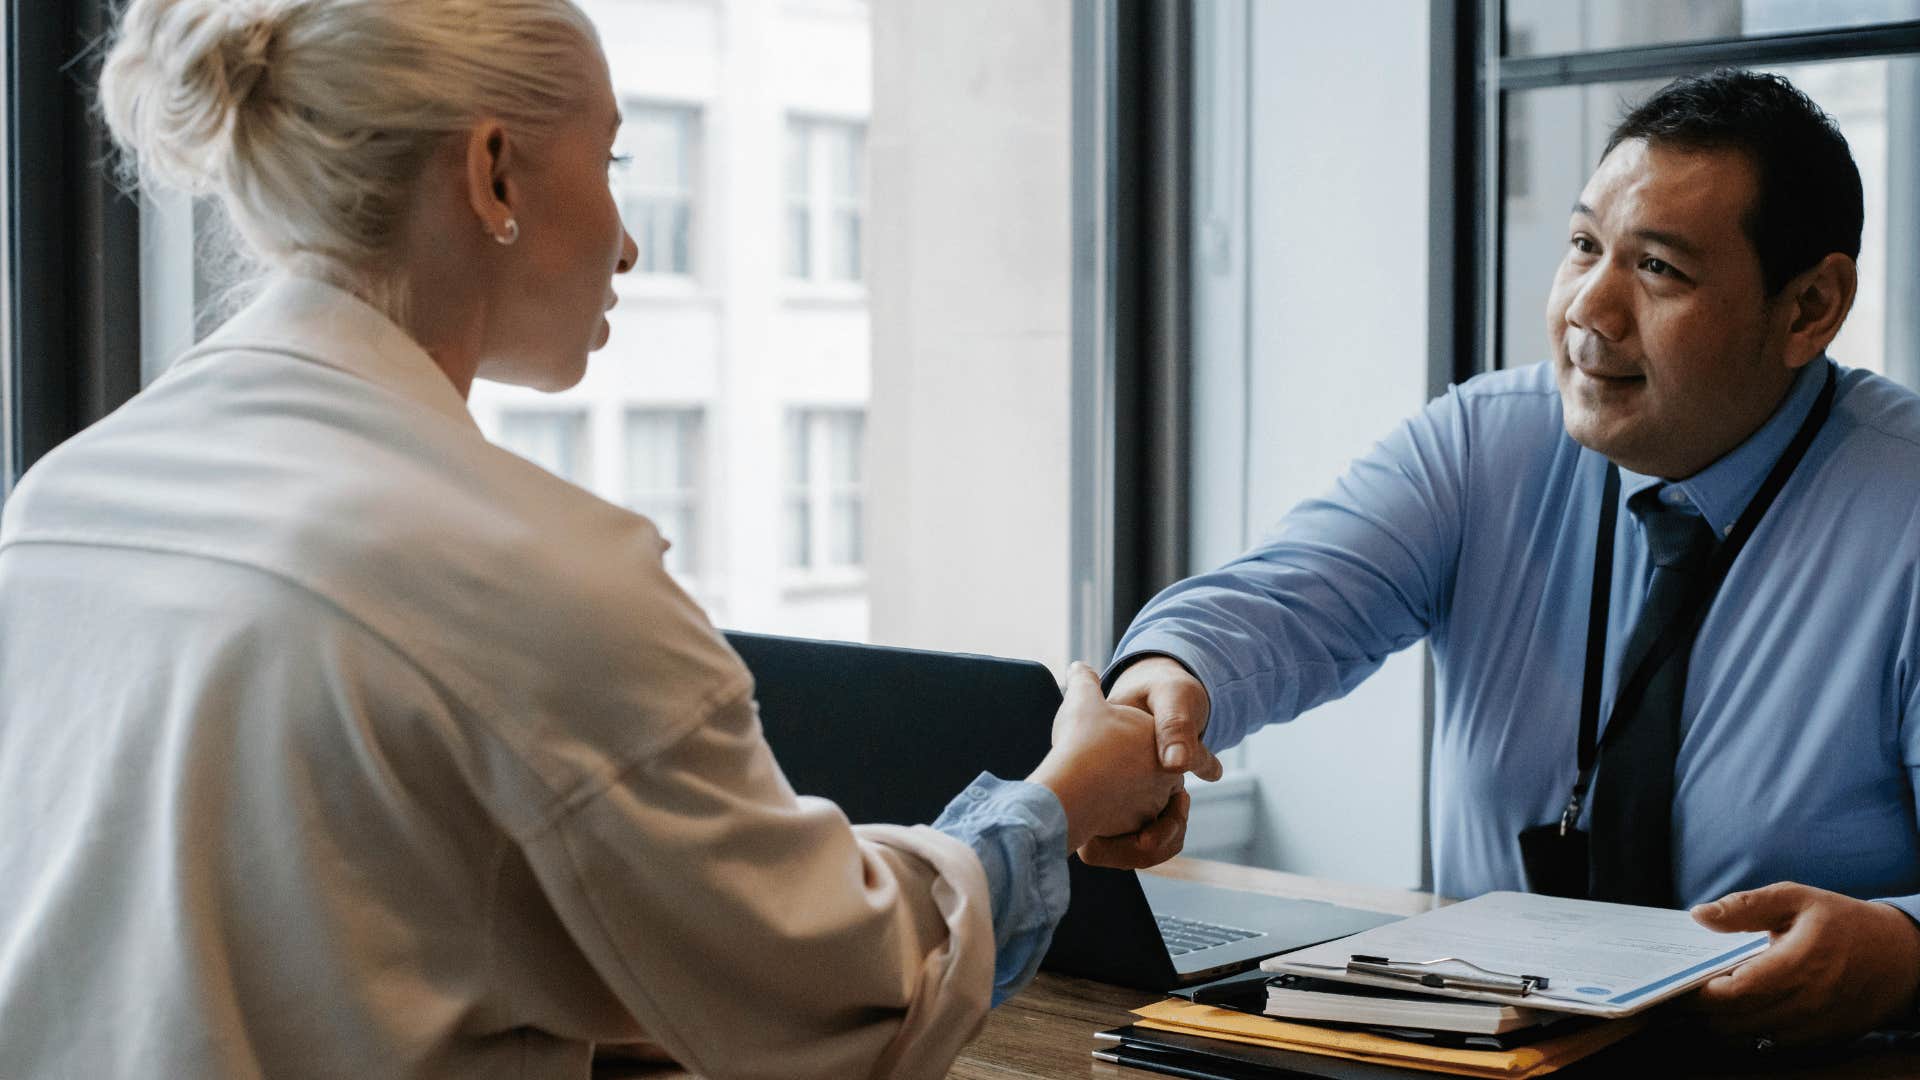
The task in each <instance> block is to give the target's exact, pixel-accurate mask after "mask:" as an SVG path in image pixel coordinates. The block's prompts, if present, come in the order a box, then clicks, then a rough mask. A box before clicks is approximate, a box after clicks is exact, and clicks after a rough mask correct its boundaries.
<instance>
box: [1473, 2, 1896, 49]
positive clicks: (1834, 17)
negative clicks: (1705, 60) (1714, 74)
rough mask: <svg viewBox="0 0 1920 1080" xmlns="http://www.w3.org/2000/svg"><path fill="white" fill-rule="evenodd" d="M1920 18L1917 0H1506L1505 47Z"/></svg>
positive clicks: (1632, 42) (1658, 39)
mask: <svg viewBox="0 0 1920 1080" xmlns="http://www.w3.org/2000/svg"><path fill="white" fill-rule="evenodd" d="M1913 18H1920V2H1916V0H1600V2H1597V3H1579V4H1570V3H1568V2H1567V0H1507V3H1506V31H1507V40H1506V54H1507V55H1508V56H1537V55H1545V54H1550V53H1568V52H1584V51H1586V50H1589V49H1618V48H1627V47H1631V46H1636V45H1665V44H1670V43H1674V42H1683V41H1710V40H1713V39H1716V38H1739V37H1757V36H1761V35H1765V34H1784V33H1790V32H1795V31H1802V30H1820V29H1830V28H1835V27H1850V26H1870V25H1872V24H1875V23H1885V22H1897V21H1900V20H1904V19H1913Z"/></svg>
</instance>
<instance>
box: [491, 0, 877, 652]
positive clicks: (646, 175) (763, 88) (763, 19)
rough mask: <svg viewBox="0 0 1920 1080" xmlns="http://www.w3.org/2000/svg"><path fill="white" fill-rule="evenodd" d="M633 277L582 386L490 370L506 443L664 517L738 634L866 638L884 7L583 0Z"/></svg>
mask: <svg viewBox="0 0 1920 1080" xmlns="http://www.w3.org/2000/svg"><path fill="white" fill-rule="evenodd" d="M581 6H582V7H583V8H585V9H586V10H587V12H588V13H589V14H590V15H591V16H592V17H593V19H594V21H595V23H596V24H597V25H598V27H599V28H600V33H601V36H602V41H603V45H604V46H605V49H606V53H607V56H608V60H609V63H610V66H611V68H612V76H613V83H614V88H615V91H616V93H617V94H618V95H619V97H620V100H621V105H622V110H623V112H624V114H625V123H624V126H623V129H622V132H621V136H620V140H619V143H618V145H617V146H616V153H617V154H618V155H620V157H621V159H622V160H620V161H618V162H616V163H615V165H614V166H613V168H612V169H611V170H610V174H609V176H610V182H611V183H612V184H613V187H614V191H615V194H616V197H617V198H618V199H619V201H620V205H621V210H622V216H623V217H624V219H625V221H626V224H627V228H628V231H629V232H631V233H632V235H633V237H634V241H635V243H636V244H637V245H638V247H639V252H640V255H639V262H638V264H637V265H636V267H635V269H634V271H633V272H632V273H631V274H629V275H627V276H625V277H624V278H622V279H620V280H619V281H618V282H617V283H616V288H617V290H618V293H619V297H620V304H619V306H618V307H617V308H615V309H614V311H613V313H612V314H611V316H610V321H611V323H612V326H613V335H612V339H611V341H610V342H609V344H608V346H607V347H606V348H605V349H604V350H602V351H601V352H600V353H598V354H597V355H596V356H595V357H594V359H593V362H592V364H591V365H590V366H589V370H588V374H587V377H586V379H585V380H584V381H582V382H581V384H580V385H579V386H577V387H575V388H573V389H571V390H568V391H565V392H563V393H560V394H543V393H537V392H534V391H530V390H523V389H519V388H515V387H507V386H500V385H498V384H494V383H488V382H477V383H476V384H475V385H474V389H473V394H472V399H471V404H472V408H473V413H474V416H475V418H476V419H477V420H478V421H479V422H480V424H481V426H482V428H483V429H484V430H485V431H486V432H487V434H488V435H489V436H490V437H491V438H493V439H494V440H495V441H497V442H499V443H501V444H502V445H505V446H507V447H508V448H510V449H513V450H515V451H516V452H518V453H521V454H523V455H524V456H526V457H528V458H530V459H532V460H534V461H536V462H538V463H540V464H541V465H543V466H545V467H547V468H548V469H550V470H552V471H553V472H555V473H557V474H559V475H561V476H563V477H565V478H567V479H569V480H571V481H573V482H575V483H578V484H580V485H581V486H582V487H585V488H588V489H589V490H591V491H593V492H595V493H596V494H599V495H600V496H602V497H603V498H606V499H608V500H610V501H612V502H616V503H619V504H621V505H624V506H627V507H629V508H631V509H633V510H636V511H638V512H640V513H643V514H646V515H647V516H648V517H649V518H651V519H652V520H653V521H654V522H655V523H656V524H657V525H658V526H659V527H660V530H661V532H662V534H663V535H665V536H666V538H667V539H668V540H669V541H671V542H672V544H673V547H672V549H671V550H670V551H669V553H668V556H667V562H668V568H669V569H670V570H671V571H672V572H673V573H674V575H675V576H676V577H677V578H678V579H679V580H680V581H681V582H682V584H683V585H684V586H685V587H686V588H687V589H688V591H689V592H691V593H692V594H693V595H694V596H695V598H696V599H698V600H699V601H700V603H701V604H702V605H704V606H705V607H706V608H707V609H708V611H709V612H710V613H711V614H712V615H713V618H714V621H715V622H716V623H717V624H719V625H723V626H728V627H736V628H743V629H753V630H764V631H770V632H777V633H787V634H798V635H804V636H810V637H830V638H841V639H853V640H863V639H865V638H866V637H867V635H868V602H867V571H866V564H867V559H866V551H865V547H866V543H865V537H866V526H865V518H866V515H867V491H866V486H865V478H866V473H867V466H866V446H865V443H866V414H867V402H868V397H869V386H870V382H871V379H870V362H869V352H870V350H869V345H868V342H869V337H870V331H869V315H868V304H867V289H866V279H867V265H866V256H865V250H866V242H865V239H866V238H865V234H866V231H867V221H868V211H867V191H868V186H869V185H868V182H867V165H866V145H867V121H868V116H869V114H870V112H871V102H872V70H873V64H872V55H871V54H872V45H871V37H872V31H871V27H870V12H869V10H868V5H867V3H866V0H585V2H583V3H582V5H581Z"/></svg>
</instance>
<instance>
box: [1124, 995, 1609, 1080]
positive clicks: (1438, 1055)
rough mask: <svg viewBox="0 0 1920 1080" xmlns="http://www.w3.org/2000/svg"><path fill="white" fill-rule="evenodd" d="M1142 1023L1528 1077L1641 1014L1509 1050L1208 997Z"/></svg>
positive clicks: (1434, 1068) (1154, 1009)
mask: <svg viewBox="0 0 1920 1080" xmlns="http://www.w3.org/2000/svg"><path fill="white" fill-rule="evenodd" d="M1134 1013H1135V1015H1137V1016H1139V1017H1140V1018H1141V1019H1140V1021H1139V1026H1140V1027H1145V1028H1149V1029H1160V1030H1166V1031H1180V1032H1187V1033H1190V1034H1195V1035H1204V1036H1206V1037H1207V1038H1210V1039H1220V1040H1224V1041H1227V1042H1235V1043H1244V1044H1246V1045H1249V1046H1271V1047H1276V1048H1279V1049H1283V1050H1292V1051H1296V1052H1301V1053H1308V1054H1320V1055H1325V1056H1328V1057H1335V1058H1344V1059H1346V1060H1349V1061H1364V1062H1370V1063H1373V1064H1376V1065H1391V1066H1396V1067H1398V1068H1403V1069H1421V1070H1425V1071H1430V1072H1442V1073H1452V1074H1454V1075H1456V1076H1485V1077H1508V1078H1511V1080H1525V1078H1527V1077H1532V1076H1545V1075H1546V1074H1547V1073H1550V1072H1553V1071H1554V1070H1555V1069H1558V1068H1561V1067H1562V1066H1565V1065H1568V1064H1571V1063H1573V1062H1575V1061H1578V1060H1580V1059H1581V1058H1583V1057H1586V1056H1587V1055H1588V1054H1591V1053H1593V1052H1594V1051H1596V1050H1600V1049H1602V1048H1604V1047H1607V1046H1611V1045H1613V1044H1614V1043H1616V1042H1619V1041H1620V1040H1621V1039H1624V1038H1626V1037H1627V1036H1628V1035H1631V1034H1633V1033H1634V1032H1635V1031H1638V1030H1639V1029H1640V1027H1641V1025H1642V1022H1643V1021H1642V1018H1639V1017H1635V1018H1632V1019H1628V1020H1622V1021H1616V1022H1613V1023H1606V1024H1591V1025H1586V1026H1583V1027H1581V1028H1579V1029H1578V1030H1576V1031H1574V1032H1571V1033H1570V1034H1567V1035H1561V1036H1557V1037H1555V1038H1551V1039H1543V1040H1541V1041H1540V1042H1537V1043H1531V1044H1529V1045H1526V1046H1519V1047H1515V1048H1513V1049H1511V1050H1457V1049H1453V1048H1451V1047H1445V1046H1432V1045H1427V1044H1424V1043H1418V1042H1410V1041H1407V1040H1403V1039H1390V1038H1386V1037H1385V1036H1381V1035H1372V1034H1369V1033H1367V1032H1364V1031H1347V1030H1342V1029H1339V1028H1327V1027H1319V1026H1317V1025H1313V1024H1295V1023H1290V1022H1288V1021H1285V1020H1275V1019H1272V1018H1270V1017H1264V1016H1250V1015H1248V1014H1246V1013H1243V1012H1234V1011H1232V1010H1229V1009H1216V1008H1214V1007H1213V1006H1211V1005H1195V1004H1192V1003H1191V1002H1186V1001H1180V1000H1178V999H1172V1000H1168V1001H1162V1002H1157V1003H1155V1004H1152V1005H1147V1006H1145V1007H1143V1008H1139V1009H1135V1010H1134Z"/></svg>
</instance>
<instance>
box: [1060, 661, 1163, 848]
mask: <svg viewBox="0 0 1920 1080" xmlns="http://www.w3.org/2000/svg"><path fill="white" fill-rule="evenodd" d="M1028 779H1029V780H1032V781H1033V782H1034V783H1036V784H1042V785H1045V786H1046V787H1047V788H1048V789H1050V790H1051V791H1052V792H1053V793H1054V795H1055V796H1057V797H1058V798H1059V799H1060V806H1061V808H1062V809H1064V810H1065V811H1066V814H1067V840H1068V845H1069V846H1070V847H1071V848H1075V849H1078V848H1080V847H1083V846H1085V845H1086V844H1087V843H1088V842H1089V841H1092V840H1093V839H1095V838H1096V837H1102V836H1123V835H1126V834H1130V833H1135V832H1138V831H1140V830H1141V829H1142V828H1146V827H1150V826H1152V825H1153V824H1154V823H1155V822H1156V821H1157V820H1158V819H1160V818H1163V817H1165V816H1166V815H1167V814H1168V812H1170V811H1171V810H1173V800H1174V797H1175V795H1176V794H1184V788H1185V785H1186V778H1185V777H1184V776H1182V775H1180V774H1179V773H1169V772H1167V771H1166V770H1164V769H1162V768H1160V764H1159V760H1158V758H1157V757H1156V755H1155V744H1154V725H1153V718H1152V717H1150V716H1148V715H1147V714H1146V713H1144V712H1141V711H1140V710H1139V709H1130V708H1126V707H1124V706H1120V705H1115V704H1110V703H1109V702H1108V701H1107V700H1106V699H1105V698H1104V697H1102V696H1101V695H1100V677H1099V676H1098V675H1096V674H1094V671H1093V669H1092V668H1090V667H1088V666H1087V665H1085V664H1075V665H1073V668H1072V670H1071V671H1069V672H1068V674H1067V689H1066V700H1065V701H1064V702H1062V703H1061V705H1060V711H1059V712H1058V713H1056V714H1055V715H1054V719H1053V750H1052V751H1051V752H1049V753H1048V754H1047V757H1046V760H1044V761H1042V762H1041V763H1040V767H1039V768H1037V769H1035V770H1034V771H1033V775H1032V776H1030V777H1028ZM1178 817H1179V819H1180V829H1181V831H1183V832H1184V830H1185V826H1186V811H1185V803H1184V802H1182V803H1181V808H1180V811H1179V814H1178Z"/></svg>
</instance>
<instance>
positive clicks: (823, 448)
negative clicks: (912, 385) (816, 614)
mask: <svg viewBox="0 0 1920 1080" xmlns="http://www.w3.org/2000/svg"><path fill="white" fill-rule="evenodd" d="M866 423H867V420H866V414H865V413H863V412H861V411H859V410H857V409H795V410H794V411H793V412H791V413H789V414H788V416H787V495H786V506H787V513H786V530H785V536H786V563H787V566H788V567H789V568H790V569H794V570H848V569H855V568H858V567H860V566H862V565H864V564H865V562H866V555H865V550H864V546H863V541H862V539H861V532H862V529H863V527H864V520H863V519H864V516H865V513H866V489H865V486H864V479H863V477H864V475H865V469H864V467H863V465H862V461H861V459H862V456H863V455H864V454H865V452H866Z"/></svg>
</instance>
